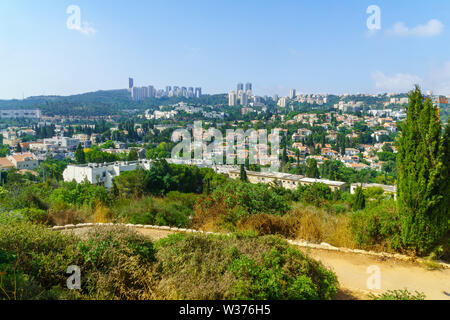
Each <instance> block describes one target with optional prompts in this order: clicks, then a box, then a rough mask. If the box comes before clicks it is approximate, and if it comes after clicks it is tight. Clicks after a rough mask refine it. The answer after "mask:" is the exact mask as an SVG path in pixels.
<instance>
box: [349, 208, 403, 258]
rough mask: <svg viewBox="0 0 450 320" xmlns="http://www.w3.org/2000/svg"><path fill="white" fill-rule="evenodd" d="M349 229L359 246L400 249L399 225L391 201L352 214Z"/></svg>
mask: <svg viewBox="0 0 450 320" xmlns="http://www.w3.org/2000/svg"><path fill="white" fill-rule="evenodd" d="M350 228H351V231H352V233H353V236H354V239H355V241H356V242H357V243H358V244H359V245H360V246H363V247H374V246H381V247H383V248H387V249H394V250H400V249H401V243H400V238H399V235H400V228H401V224H400V221H399V216H398V214H397V210H396V208H395V204H394V203H393V202H392V201H389V202H388V201H385V202H383V203H382V204H376V205H372V206H370V207H368V208H366V209H364V210H362V211H358V212H355V213H353V215H352V219H351V224H350Z"/></svg>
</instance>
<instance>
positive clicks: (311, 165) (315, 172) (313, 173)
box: [306, 158, 320, 178]
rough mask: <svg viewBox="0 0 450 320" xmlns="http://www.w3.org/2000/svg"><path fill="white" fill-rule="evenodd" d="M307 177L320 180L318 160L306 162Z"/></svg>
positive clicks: (310, 159)
mask: <svg viewBox="0 0 450 320" xmlns="http://www.w3.org/2000/svg"><path fill="white" fill-rule="evenodd" d="M306 166H307V167H306V176H307V177H308V178H318V177H319V174H320V173H319V168H317V160H316V159H313V158H309V159H308V160H307V161H306Z"/></svg>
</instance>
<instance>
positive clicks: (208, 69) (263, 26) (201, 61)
mask: <svg viewBox="0 0 450 320" xmlns="http://www.w3.org/2000/svg"><path fill="white" fill-rule="evenodd" d="M132 4H133V5H127V4H126V3H125V2H124V3H112V4H110V3H108V5H106V4H104V3H98V2H97V3H92V2H89V1H84V0H83V1H79V2H78V3H76V6H77V7H78V8H79V10H80V19H81V20H80V21H81V24H80V26H79V27H77V28H69V27H68V26H69V22H70V18H71V17H72V15H71V13H72V12H73V11H70V10H69V8H70V6H71V5H72V3H70V2H66V1H64V2H61V3H58V4H55V3H54V2H51V1H41V2H39V4H37V3H35V2H31V1H20V2H15V3H12V4H11V3H8V4H6V3H2V4H0V69H1V70H2V75H3V77H1V78H0V99H11V98H16V99H22V98H23V97H29V96H39V95H63V96H64V95H72V94H79V93H85V92H92V91H98V90H112V89H123V88H127V83H126V79H127V77H129V76H130V74H131V75H133V78H135V79H141V80H140V81H139V82H140V83H151V84H152V85H153V86H155V87H157V88H164V87H165V86H167V85H168V84H171V83H172V84H174V83H189V84H192V86H194V87H202V89H203V91H204V93H207V94H217V93H227V92H229V91H230V90H233V89H235V88H236V83H237V82H238V81H240V79H242V80H246V79H247V80H246V81H245V82H242V83H243V85H244V88H245V85H246V83H247V81H248V82H251V83H252V84H253V87H252V89H253V90H252V91H253V92H254V93H255V94H256V95H259V96H264V95H269V96H272V95H274V94H278V95H280V96H289V93H290V92H289V91H290V89H292V88H294V89H296V91H297V92H298V93H302V92H304V93H306V92H311V93H330V94H343V93H346V92H348V93H351V94H354V93H380V92H407V91H409V90H411V89H412V88H413V85H414V84H415V83H417V84H419V85H421V87H422V88H423V89H424V90H433V91H434V92H435V93H437V94H444V95H448V94H450V58H449V57H448V56H446V52H448V51H449V46H450V44H449V43H450V41H449V40H450V35H449V32H448V30H447V29H448V26H447V18H446V16H447V15H446V14H445V13H446V12H449V11H450V4H449V3H448V1H444V0H436V1H433V2H432V3H426V4H425V3H422V4H417V5H415V6H408V2H407V1H404V0H401V1H396V2H395V3H392V2H389V1H385V0H382V1H375V2H373V1H359V2H357V3H349V4H346V6H345V7H344V6H341V5H339V4H338V3H334V2H332V1H322V2H321V3H320V4H319V3H317V4H312V3H303V2H299V1H289V0H286V1H280V2H265V3H260V2H256V1H244V2H236V1H215V2H214V3H210V2H208V1H197V2H195V3H191V4H189V5H187V4H186V3H184V2H181V1H170V2H166V1H164V2H162V1H152V2H151V3H141V2H133V3H132ZM370 5H377V6H378V7H379V8H380V11H381V29H380V30H378V31H373V30H369V29H368V26H367V20H368V19H369V18H370V16H371V15H370V13H367V8H368V7H369V6H370ZM235 6H239V8H240V10H238V11H239V12H236V13H235V14H236V16H235V17H234V18H233V19H232V22H231V21H230V20H229V19H228V18H227V17H226V15H225V14H223V12H228V11H227V10H229V9H230V8H233V7H235ZM248 12H253V13H254V14H252V15H248ZM280 17H283V18H280ZM205 26H208V27H205ZM244 34H245V36H243V35H244ZM147 39H150V40H151V41H147ZM435 48H439V49H438V50H436V49H435ZM124 79H125V80H124ZM242 80H241V81H242Z"/></svg>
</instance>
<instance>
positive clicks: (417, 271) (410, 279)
mask: <svg viewBox="0 0 450 320" xmlns="http://www.w3.org/2000/svg"><path fill="white" fill-rule="evenodd" d="M300 249H301V250H302V251H304V252H307V253H309V255H310V256H311V257H313V258H315V259H316V260H319V261H321V262H322V263H323V264H324V265H326V266H327V267H329V268H330V269H332V270H333V271H334V272H335V273H336V275H337V276H338V279H339V283H340V284H341V287H343V288H345V289H346V291H350V294H352V295H355V296H356V297H357V298H363V299H364V298H367V294H368V293H374V294H380V293H382V292H385V291H386V290H395V289H405V288H406V289H408V290H409V291H410V292H415V291H416V290H417V291H420V292H423V293H425V295H426V298H427V299H432V300H450V269H444V270H433V271H429V270H427V269H425V268H424V267H423V266H421V265H420V264H418V263H413V262H411V263H410V262H403V261H398V260H395V259H388V260H385V261H382V260H381V259H380V258H377V257H372V256H367V255H360V254H353V253H342V252H334V251H327V250H320V249H306V248H300ZM371 266H376V267H378V268H379V271H380V273H379V274H380V285H381V286H380V287H381V288H380V290H369V289H368V288H367V280H368V279H369V277H371V276H372V275H374V271H373V270H375V268H374V269H373V270H372V271H371V272H370V273H368V270H367V269H368V268H369V267H371ZM446 293H447V294H446Z"/></svg>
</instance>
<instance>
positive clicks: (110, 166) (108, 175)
mask: <svg viewBox="0 0 450 320" xmlns="http://www.w3.org/2000/svg"><path fill="white" fill-rule="evenodd" d="M150 167H151V161H149V160H141V161H132V162H127V161H123V162H113V163H102V164H97V163H90V164H84V165H69V166H68V167H67V168H66V170H64V172H63V178H64V181H66V182H70V181H74V180H75V181H76V182H77V183H82V182H84V181H88V182H89V183H92V184H101V185H103V186H105V188H107V189H111V188H112V186H113V179H114V178H115V177H117V176H119V175H120V174H121V173H122V172H125V171H133V170H136V169H138V168H143V169H145V170H149V169H150Z"/></svg>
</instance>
